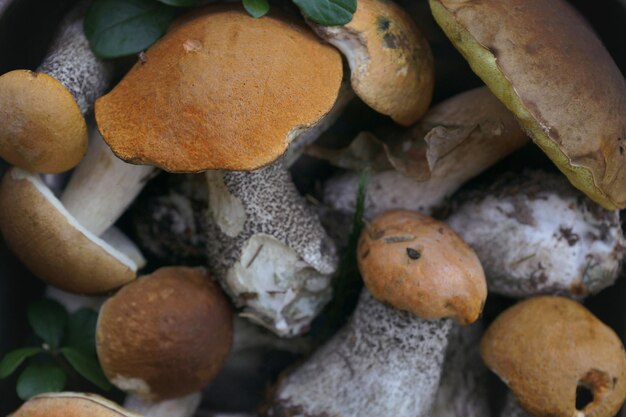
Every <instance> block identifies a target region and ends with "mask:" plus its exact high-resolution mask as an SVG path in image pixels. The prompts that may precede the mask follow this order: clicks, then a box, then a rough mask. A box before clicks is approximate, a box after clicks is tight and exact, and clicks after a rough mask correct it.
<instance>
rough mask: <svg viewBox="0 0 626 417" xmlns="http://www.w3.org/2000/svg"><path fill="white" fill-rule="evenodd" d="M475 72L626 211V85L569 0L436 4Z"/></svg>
mask: <svg viewBox="0 0 626 417" xmlns="http://www.w3.org/2000/svg"><path fill="white" fill-rule="evenodd" d="M430 5H431V9H432V11H433V14H434V16H435V19H436V20H437V22H438V23H439V25H440V26H441V27H442V28H443V30H444V31H445V32H446V34H447V36H448V37H449V38H450V40H451V41H452V42H453V43H454V45H455V46H456V47H457V49H459V51H460V52H461V53H462V54H463V55H464V57H465V58H466V59H467V60H468V62H469V63H470V65H471V67H472V69H473V70H474V72H476V74H478V75H479V76H480V77H481V78H482V79H483V81H484V82H485V84H487V86H488V87H489V88H490V89H491V90H492V91H493V93H494V94H495V95H496V96H497V97H498V98H499V99H500V100H501V101H502V102H503V103H504V104H505V105H506V106H507V107H508V108H509V109H510V110H511V111H512V112H513V113H515V115H516V117H517V119H518V121H519V122H520V124H521V125H522V127H523V128H524V129H525V130H527V131H528V132H529V134H530V136H531V137H532V138H533V139H534V141H535V143H536V144H537V145H538V146H539V147H540V148H541V149H542V150H543V151H544V152H545V153H546V154H547V155H548V156H549V157H550V159H552V161H553V162H554V163H555V164H556V165H557V166H558V168H559V169H560V170H561V171H562V172H563V173H564V174H565V175H566V176H567V177H568V178H569V180H570V182H571V183H572V184H573V185H574V186H575V187H577V188H579V189H580V190H581V191H583V192H584V193H585V194H587V195H588V196H589V197H590V198H591V199H593V200H594V201H596V202H597V203H598V204H600V205H602V206H604V207H605V208H608V209H616V208H625V207H626V155H625V154H626V117H625V115H626V81H625V80H624V77H623V76H622V74H621V73H620V71H619V69H618V68H617V66H616V65H615V63H614V62H613V60H612V58H611V57H610V55H609V53H608V52H607V51H606V49H605V48H604V46H603V45H602V43H601V42H600V40H599V39H598V38H597V36H596V35H595V34H594V33H593V31H592V30H591V28H590V27H589V26H588V24H587V23H586V22H585V21H584V20H583V19H582V18H581V16H580V15H579V14H578V12H577V11H576V10H574V9H573V8H572V7H571V6H569V5H568V4H567V2H565V1H564V0H550V1H544V0H471V1H470V0H430Z"/></svg>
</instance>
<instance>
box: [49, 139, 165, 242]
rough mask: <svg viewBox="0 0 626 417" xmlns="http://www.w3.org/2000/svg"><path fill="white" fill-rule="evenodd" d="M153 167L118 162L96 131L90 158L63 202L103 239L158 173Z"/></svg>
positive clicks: (68, 187)
mask: <svg viewBox="0 0 626 417" xmlns="http://www.w3.org/2000/svg"><path fill="white" fill-rule="evenodd" d="M157 172H158V171H157V169H156V168H155V167H153V166H151V165H133V164H129V163H127V162H124V161H122V160H121V159H119V158H117V157H116V156H115V155H114V154H113V152H112V151H111V149H110V148H109V147H108V146H107V144H106V143H105V142H104V140H103V139H102V136H100V134H99V133H98V131H97V130H95V129H94V131H93V133H92V135H91V141H90V145H89V150H88V151H87V155H86V156H85V158H84V159H83V160H82V161H81V163H80V164H79V165H78V167H77V168H76V170H75V171H74V173H73V174H72V178H71V179H70V181H69V183H68V184H67V186H66V187H65V190H64V191H63V195H62V196H61V202H62V203H63V205H64V206H65V208H67V210H68V211H69V212H70V213H72V215H73V216H74V217H75V218H76V220H78V222H79V223H80V224H82V225H83V226H84V227H85V228H87V229H88V230H90V231H91V232H92V233H94V234H95V235H98V236H99V235H101V234H102V233H104V232H105V230H107V229H108V228H109V227H111V226H112V225H113V224H114V223H115V222H116V221H117V219H118V218H119V217H120V216H121V215H122V213H123V212H124V210H126V209H127V208H128V206H129V205H130V204H131V203H132V201H133V200H134V199H135V197H136V196H137V195H138V194H139V193H140V192H141V190H142V189H143V187H144V186H145V184H146V182H147V181H148V180H149V179H150V178H152V177H153V176H154V175H156V173H157Z"/></svg>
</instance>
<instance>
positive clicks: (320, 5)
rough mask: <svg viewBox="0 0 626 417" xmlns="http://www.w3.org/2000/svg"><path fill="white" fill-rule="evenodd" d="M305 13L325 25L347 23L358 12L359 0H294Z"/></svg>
mask: <svg viewBox="0 0 626 417" xmlns="http://www.w3.org/2000/svg"><path fill="white" fill-rule="evenodd" d="M293 2H294V3H295V4H296V6H298V7H299V8H300V11H301V12H302V14H303V15H305V16H306V17H308V18H309V19H311V20H312V21H314V22H315V23H319V24H320V25H324V26H337V25H345V24H346V23H349V22H350V21H351V20H352V15H354V12H356V2H357V0H293Z"/></svg>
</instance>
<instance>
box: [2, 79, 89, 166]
mask: <svg viewBox="0 0 626 417" xmlns="http://www.w3.org/2000/svg"><path fill="white" fill-rule="evenodd" d="M0 120H1V121H2V122H1V123H0V157H1V158H3V159H4V160H6V161H7V162H9V163H11V164H12V165H15V166H18V167H20V168H23V169H27V170H29V171H34V172H46V173H58V172H63V171H67V170H69V169H71V168H74V167H75V166H76V165H78V163H79V162H80V160H81V159H82V158H83V156H85V153H86V152H87V123H86V122H85V118H84V117H83V115H82V113H81V111H80V109H79V107H78V104H77V103H76V100H75V99H74V96H72V94H71V93H70V92H69V91H68V90H67V88H65V86H63V84H61V83H60V82H59V81H57V80H56V79H55V78H53V77H51V76H49V75H47V74H44V73H35V72H31V71H27V70H15V71H11V72H7V73H6V74H4V75H2V76H0Z"/></svg>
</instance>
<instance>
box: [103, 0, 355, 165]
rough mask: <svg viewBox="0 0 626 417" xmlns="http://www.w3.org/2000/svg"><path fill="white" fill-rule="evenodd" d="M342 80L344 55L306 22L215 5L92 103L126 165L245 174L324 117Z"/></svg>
mask: <svg viewBox="0 0 626 417" xmlns="http://www.w3.org/2000/svg"><path fill="white" fill-rule="evenodd" d="M342 77H343V67H342V63H341V56H340V54H339V53H338V52H337V51H336V50H335V49H334V48H332V47H331V46H329V45H325V44H322V42H321V41H320V40H319V39H317V37H316V36H315V35H314V34H313V33H312V32H310V31H309V29H308V28H306V27H305V26H301V25H298V24H296V23H294V22H292V21H290V20H289V19H287V18H286V17H284V16H283V15H281V14H279V13H278V12H271V13H270V14H269V15H268V16H265V17H264V18H263V19H254V18H252V17H251V16H249V15H248V14H247V13H246V12H245V11H244V10H243V8H241V7H239V6H232V5H228V6H219V7H216V6H211V7H207V8H203V9H200V10H199V11H196V12H194V13H192V14H191V15H187V16H186V17H185V18H183V19H182V20H180V21H178V22H175V23H174V25H173V26H172V28H171V29H170V31H169V33H168V34H167V35H166V36H165V37H164V38H162V39H161V40H160V41H159V42H157V43H156V44H155V45H154V46H153V47H152V48H150V49H149V50H148V51H147V52H146V54H145V60H144V61H143V62H139V63H137V64H136V65H135V67H134V68H133V69H132V70H131V71H130V72H129V73H128V74H127V75H126V77H125V78H124V79H123V80H122V81H121V82H120V83H119V84H118V86H117V87H115V88H114V89H113V91H112V92H111V93H109V94H108V95H106V96H104V97H102V98H100V99H99V100H98V101H97V102H96V119H97V122H98V127H99V129H100V131H101V133H102V135H103V137H104V139H105V140H106V142H107V143H108V144H109V146H111V148H112V149H113V152H114V153H115V154H116V155H117V156H119V157H120V158H122V159H124V160H126V161H129V162H133V163H146V164H153V165H157V166H159V167H161V168H163V169H165V170H167V171H174V172H198V171H203V170H206V169H231V170H251V169H256V168H259V167H261V166H264V165H266V164H269V163H270V162H272V161H274V160H275V159H277V158H278V157H279V156H280V155H282V153H283V152H284V151H285V150H286V148H287V146H288V145H289V142H290V141H291V140H292V139H293V138H294V137H295V136H296V135H297V134H298V133H299V132H301V131H302V130H303V129H305V128H307V127H309V126H312V125H314V124H315V123H317V122H318V121H319V120H320V119H321V118H322V117H323V116H324V115H325V114H326V113H328V112H329V111H330V109H331V108H332V106H333V103H334V102H335V99H336V98H337V94H338V92H339V87H340V84H341V79H342Z"/></svg>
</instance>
